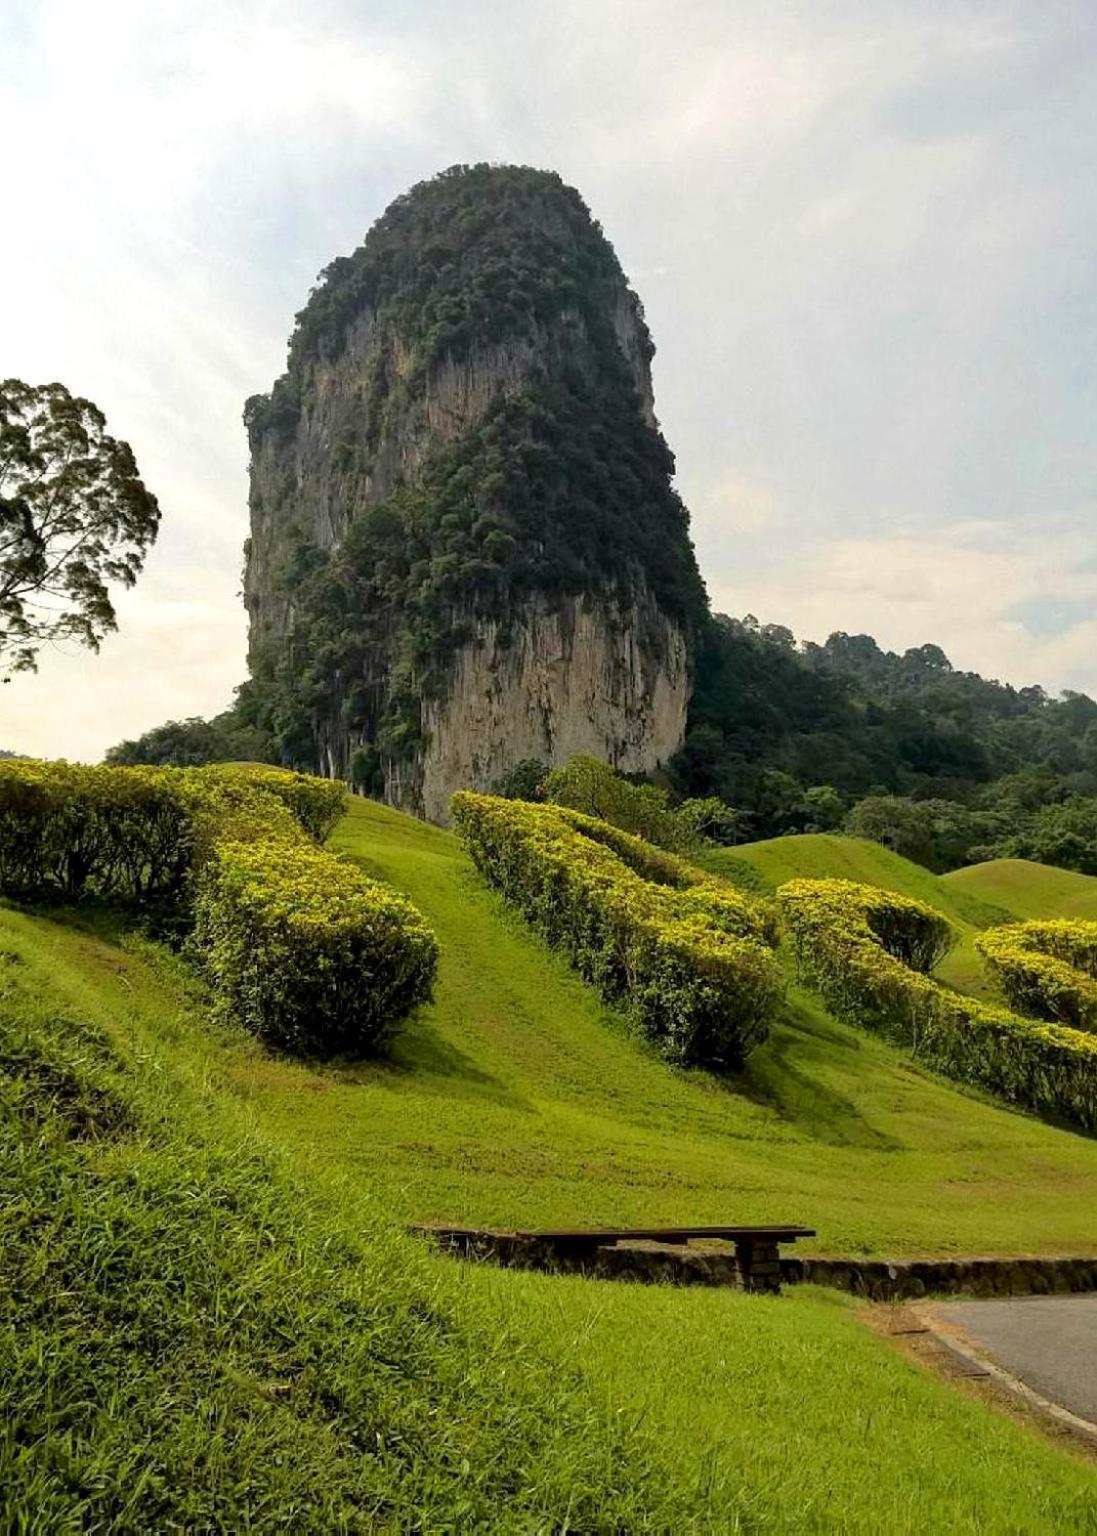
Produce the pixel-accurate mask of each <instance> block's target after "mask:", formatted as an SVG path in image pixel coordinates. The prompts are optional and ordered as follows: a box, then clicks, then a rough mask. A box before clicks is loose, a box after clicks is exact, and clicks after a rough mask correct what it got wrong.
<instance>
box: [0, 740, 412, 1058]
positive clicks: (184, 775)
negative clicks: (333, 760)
mask: <svg viewBox="0 0 1097 1536" xmlns="http://www.w3.org/2000/svg"><path fill="white" fill-rule="evenodd" d="M344 793H345V791H344V788H343V786H342V785H341V784H333V783H331V782H328V781H324V780H319V779H310V778H308V777H306V776H305V775H303V774H296V773H288V772H284V771H283V770H281V769H277V768H268V767H263V766H257V767H250V766H248V765H244V764H240V765H232V766H228V767H223V766H221V765H218V766H216V767H213V766H211V767H206V768H195V769H187V768H128V767H116V766H112V765H104V766H102V767H93V768H89V767H84V766H81V765H79V764H70V763H40V762H31V761H25V760H21V759H20V760H13V761H7V762H0V891H3V892H4V893H5V894H8V895H14V896H20V897H33V898H39V899H40V898H41V897H43V896H45V897H53V898H62V899H65V900H69V901H75V900H79V899H81V898H83V897H88V896H93V897H98V898H109V899H111V900H117V901H131V902H132V901H137V902H140V903H141V904H142V905H143V906H147V905H148V903H149V902H150V901H159V902H161V903H163V905H164V907H166V908H167V909H168V910H170V911H173V912H174V913H175V914H176V915H177V916H178V917H179V918H180V919H181V921H182V922H183V924H184V926H185V927H188V928H192V930H193V931H192V932H191V935H190V938H189V940H188V946H189V949H190V951H191V953H193V954H194V955H195V956H196V957H197V958H198V960H199V961H200V963H201V964H202V965H203V967H204V968H205V970H206V971H207V973H208V975H209V977H210V979H211V981H212V983H213V986H214V991H215V996H216V999H217V1003H218V1006H219V1008H220V1009H222V1010H223V1011H224V1012H226V1013H228V1014H230V1015H232V1016H233V1017H235V1018H236V1019H238V1020H239V1022H240V1023H242V1024H243V1025H244V1026H245V1027H246V1028H248V1029H250V1030H251V1031H252V1032H253V1033H255V1034H257V1035H259V1036H260V1037H261V1038H262V1039H264V1040H266V1041H268V1042H269V1043H271V1044H276V1045H279V1046H283V1047H286V1048H289V1049H297V1050H309V1051H311V1052H315V1053H318V1054H329V1053H331V1052H333V1051H337V1050H355V1049H357V1050H362V1049H365V1048H369V1047H372V1046H375V1045H376V1044H378V1043H379V1042H380V1041H381V1040H382V1039H383V1038H384V1036H385V1035H386V1034H387V1033H388V1032H389V1031H390V1030H391V1029H392V1027H393V1026H394V1024H395V1023H396V1022H397V1021H398V1020H399V1019H401V1018H402V1017H403V1016H404V1015H405V1014H406V1013H407V1012H408V1010H409V1009H410V1008H412V1007H413V1006H414V1005H415V1004H416V1003H418V1002H421V1001H423V1000H424V999H425V998H427V997H428V996H429V995H430V989H431V983H432V981H433V976H434V970H435V966H436V962H437V947H436V945H435V941H434V938H433V936H432V935H431V933H430V931H429V930H428V929H427V927H426V925H425V924H424V922H423V920H422V918H421V917H420V916H419V913H418V912H417V911H416V910H415V908H414V907H412V906H411V905H410V903H408V902H406V901H404V900H402V899H401V898H400V897H398V896H396V895H395V894H394V893H393V892H392V891H390V890H388V889H387V888H386V887H384V886H382V885H379V884H377V883H376V882H374V881H372V880H368V879H366V877H365V876H364V875H362V874H360V873H359V872H358V871H357V870H356V869H355V868H353V867H352V866H351V865H350V864H347V863H344V862H343V861H342V860H341V859H339V858H336V857H335V856H334V855H333V854H330V853H327V852H325V851H324V850H323V849H322V848H321V847H319V846H318V845H319V843H320V842H321V841H322V840H323V838H324V837H326V836H327V834H328V833H329V832H330V830H331V828H332V826H333V825H334V822H335V820H336V819H337V817H338V816H339V814H340V813H341V810H342V806H343V797H344Z"/></svg>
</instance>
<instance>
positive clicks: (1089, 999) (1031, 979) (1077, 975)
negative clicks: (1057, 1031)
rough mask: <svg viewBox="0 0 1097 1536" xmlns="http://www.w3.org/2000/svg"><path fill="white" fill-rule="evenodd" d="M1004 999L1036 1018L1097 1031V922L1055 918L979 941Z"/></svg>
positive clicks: (985, 935) (1004, 930)
mask: <svg viewBox="0 0 1097 1536" xmlns="http://www.w3.org/2000/svg"><path fill="white" fill-rule="evenodd" d="M975 948H976V949H977V950H978V951H979V953H980V954H981V955H982V957H983V959H984V960H985V961H986V962H987V965H988V966H989V967H990V969H991V971H992V973H993V975H994V977H995V979H996V980H997V982H998V984H999V986H1000V987H1001V989H1002V992H1003V993H1004V995H1005V998H1006V1001H1007V1002H1008V1003H1009V1004H1010V1006H1011V1007H1013V1008H1016V1009H1018V1010H1019V1011H1020V1012H1022V1013H1029V1014H1033V1015H1035V1017H1036V1018H1038V1019H1051V1020H1053V1021H1055V1022H1056V1023H1060V1024H1070V1025H1072V1026H1073V1027H1074V1028H1075V1029H1086V1030H1097V923H1092V922H1082V921H1071V920H1069V919H1067V918H1051V919H1047V920H1044V921H1037V922H1031V923H1011V924H1010V925H1009V926H1008V927H1004V928H991V929H989V930H988V931H987V932H986V933H981V934H980V935H979V937H978V938H977V939H976V940H975Z"/></svg>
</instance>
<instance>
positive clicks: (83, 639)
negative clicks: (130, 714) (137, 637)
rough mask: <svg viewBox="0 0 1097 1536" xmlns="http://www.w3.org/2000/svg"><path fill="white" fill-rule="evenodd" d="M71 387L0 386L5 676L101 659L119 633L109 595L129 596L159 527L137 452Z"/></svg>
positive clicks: (0, 663) (1, 656)
mask: <svg viewBox="0 0 1097 1536" xmlns="http://www.w3.org/2000/svg"><path fill="white" fill-rule="evenodd" d="M106 425H107V423H106V418H105V416H104V415H103V413H102V411H100V410H99V408H98V407H97V406H95V405H93V404H92V402H91V401H90V400H82V399H80V398H78V397H76V396H74V395H71V394H70V393H69V391H68V390H67V389H66V388H65V387H64V385H63V384H41V385H32V384H25V383H23V381H22V380H21V379H5V380H4V382H3V383H2V384H0V673H3V674H4V680H5V681H7V678H8V677H9V676H10V675H11V674H12V673H13V672H25V671H33V670H34V669H35V664H36V661H37V657H38V652H39V650H40V649H41V647H42V646H43V645H45V644H47V643H48V642H50V641H55V640H73V641H76V642H77V643H78V644H80V645H85V646H88V647H90V649H91V650H93V651H97V650H98V649H99V642H100V641H101V640H102V638H103V636H104V635H105V634H106V633H107V632H108V631H109V630H112V629H117V627H118V625H117V620H116V618H115V612H114V605H113V603H112V602H111V599H110V592H109V584H110V583H111V582H117V583H119V584H120V585H122V586H126V587H132V586H133V584H134V582H135V581H136V580H137V577H138V575H139V573H140V571H141V567H142V565H143V564H144V560H145V555H146V553H147V551H148V549H149V546H150V545H151V544H152V543H153V541H154V539H155V538H156V534H157V530H158V528H159V526H160V509H159V507H158V505H157V502H156V497H155V496H154V495H153V494H152V493H151V491H148V490H146V488H145V486H144V484H143V483H142V480H141V477H140V475H139V474H138V472H137V463H136V460H135V459H134V456H133V450H132V449H131V448H130V446H129V444H128V443H122V442H119V441H118V440H117V438H113V437H111V436H109V435H108V433H107V431H106Z"/></svg>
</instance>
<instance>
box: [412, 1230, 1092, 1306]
mask: <svg viewBox="0 0 1097 1536" xmlns="http://www.w3.org/2000/svg"><path fill="white" fill-rule="evenodd" d="M436 1240H437V1239H436ZM444 1246H445V1247H447V1248H448V1249H449V1250H450V1251H451V1252H454V1253H459V1254H461V1255H462V1256H463V1257H466V1258H480V1259H487V1260H490V1261H491V1262H493V1263H496V1264H503V1265H506V1266H513V1267H515V1268H519V1269H540V1270H546V1271H549V1272H553V1273H570V1274H583V1275H589V1276H592V1277H594V1278H596V1279H610V1280H639V1281H646V1282H647V1283H649V1284H652V1283H655V1284H658V1283H663V1284H672V1285H731V1286H736V1287H738V1288H740V1289H744V1290H751V1291H776V1290H778V1289H779V1288H780V1286H781V1285H782V1284H784V1285H797V1284H804V1283H805V1282H810V1283H811V1284H814V1285H827V1286H831V1287H833V1288H834V1289H835V1290H840V1291H849V1292H851V1293H852V1294H853V1295H855V1296H864V1297H866V1298H868V1299H870V1300H872V1301H905V1300H913V1299H915V1298H917V1297H920V1296H928V1295H937V1296H941V1295H945V1296H948V1295H960V1294H962V1295H971V1296H1047V1295H1065V1294H1067V1293H1069V1292H1072V1291H1097V1256H1094V1257H1088V1258H1043V1259H1034V1258H1013V1259H1011V1258H984V1259H903V1260H894V1261H888V1260H886V1259H828V1258H792V1257H789V1258H779V1257H778V1251H777V1249H776V1247H774V1248H773V1249H772V1250H770V1249H769V1248H767V1247H763V1246H762V1245H760V1244H758V1245H755V1248H754V1253H753V1255H752V1260H751V1269H750V1272H749V1273H748V1272H747V1271H746V1270H745V1269H744V1268H743V1267H742V1266H741V1263H740V1261H739V1260H737V1258H736V1255H735V1252H734V1251H733V1250H732V1249H731V1247H730V1246H716V1245H714V1244H705V1245H700V1244H698V1245H694V1246H692V1247H684V1246H681V1245H678V1244H668V1243H655V1242H635V1243H630V1244H628V1245H627V1246H625V1245H621V1246H616V1247H615V1246H610V1245H607V1246H604V1247H600V1248H596V1249H594V1250H593V1251H591V1250H590V1249H589V1248H586V1249H582V1250H576V1251H573V1252H569V1251H568V1250H567V1248H566V1247H560V1246H559V1245H556V1244H551V1243H546V1242H539V1241H537V1240H536V1239H533V1238H527V1237H518V1236H512V1235H510V1234H502V1233H490V1234H489V1233H482V1234H478V1235H475V1236H474V1235H472V1234H467V1235H464V1236H461V1237H456V1236H452V1235H451V1236H449V1237H447V1238H446V1239H445V1240H444Z"/></svg>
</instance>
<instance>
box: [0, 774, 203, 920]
mask: <svg viewBox="0 0 1097 1536" xmlns="http://www.w3.org/2000/svg"><path fill="white" fill-rule="evenodd" d="M181 772H182V770H180V769H171V768H164V769H161V768H114V767H108V766H104V767H97V768H88V767H84V766H82V765H81V764H78V763H65V762H55V763H46V762H35V761H32V760H29V759H22V758H19V759H12V760H9V761H4V762H0V891H3V892H4V893H5V894H6V895H10V896H21V897H34V898H39V899H40V898H42V897H47V898H48V897H60V898H63V899H65V900H67V901H78V900H79V899H80V898H81V897H83V896H86V895H94V896H98V897H103V898H110V899H119V900H146V899H149V898H154V897H167V898H169V899H170V898H177V897H178V896H179V895H180V893H181V891H182V889H183V886H184V884H185V882H186V878H187V874H188V872H189V870H190V867H191V861H192V858H193V853H194V828H193V825H192V819H191V816H190V813H189V811H188V808H187V806H186V805H185V803H184V801H183V799H182V798H181V796H180V793H179V786H180V782H181V780H180V774H181Z"/></svg>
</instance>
